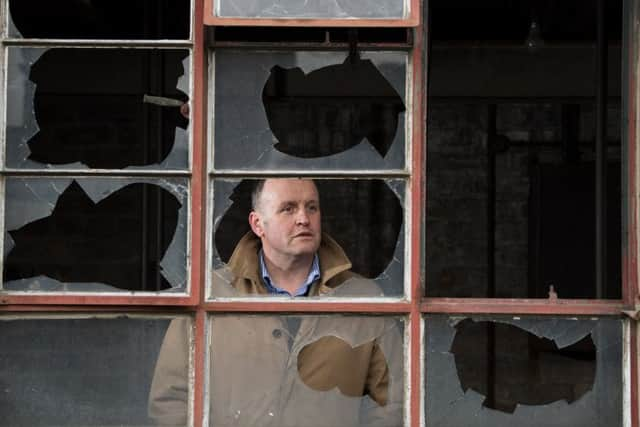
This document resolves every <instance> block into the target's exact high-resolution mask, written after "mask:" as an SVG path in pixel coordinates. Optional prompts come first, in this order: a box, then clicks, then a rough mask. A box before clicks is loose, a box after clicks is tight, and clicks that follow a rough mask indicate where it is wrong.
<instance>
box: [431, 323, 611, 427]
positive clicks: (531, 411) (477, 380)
mask: <svg viewBox="0 0 640 427" xmlns="http://www.w3.org/2000/svg"><path fill="white" fill-rule="evenodd" d="M425 346H426V408H427V410H426V411H427V412H426V414H427V425H429V426H433V427H446V426H452V427H453V426H461V425H464V426H470V427H471V426H473V427H475V426H478V427H482V426H486V427H489V426H491V427H501V426H505V427H507V426H514V425H517V426H523V427H528V426H530V427H539V426H541V425H544V426H552V427H561V426H562V427H570V426H585V427H589V426H593V427H600V426H611V427H616V426H617V427H620V426H622V376H621V372H622V366H621V363H622V321H621V320H619V319H614V318H602V319H598V318H584V319H578V318H520V317H513V318H499V319H489V318H484V317H474V318H464V317H450V318H447V317H444V316H427V318H426V343H425Z"/></svg>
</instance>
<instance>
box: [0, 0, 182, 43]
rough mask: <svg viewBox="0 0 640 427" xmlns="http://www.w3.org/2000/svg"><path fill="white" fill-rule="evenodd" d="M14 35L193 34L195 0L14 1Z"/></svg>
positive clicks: (122, 37)
mask: <svg viewBox="0 0 640 427" xmlns="http://www.w3.org/2000/svg"><path fill="white" fill-rule="evenodd" d="M8 3H9V12H10V17H9V19H10V23H9V37H14V38H18V37H24V38H54V39H118V40H126V39H188V38H189V23H190V22H191V5H190V3H191V2H190V1H189V0H65V1H55V2H52V1H48V0H9V1H8Z"/></svg>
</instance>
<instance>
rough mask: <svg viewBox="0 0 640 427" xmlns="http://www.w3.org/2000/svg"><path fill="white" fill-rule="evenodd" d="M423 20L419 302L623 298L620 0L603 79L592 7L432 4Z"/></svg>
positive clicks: (611, 9)
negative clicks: (422, 275) (423, 224)
mask: <svg viewBox="0 0 640 427" xmlns="http://www.w3.org/2000/svg"><path fill="white" fill-rule="evenodd" d="M463 11H464V13H461V12H463ZM497 11H499V12H500V13H497ZM431 17H432V20H433V27H432V42H433V46H432V49H431V52H430V82H429V84H430V87H429V94H430V95H429V96H430V97H429V113H428V131H427V132H428V137H427V140H428V143H427V146H428V147H427V194H428V200H427V230H428V231H427V233H426V239H427V240H426V248H427V257H426V265H427V267H426V269H427V281H426V282H427V285H426V288H427V290H426V293H427V295H428V296H433V297H489V298H491V297H501V298H546V297H547V296H548V294H549V291H550V288H551V287H552V286H553V289H554V291H555V292H556V293H557V295H558V297H560V298H611V299H617V298H620V297H621V267H620V266H621V230H622V225H621V224H622V222H621V216H622V214H621V197H622V192H621V180H620V175H621V166H620V165H621V161H624V159H622V158H621V125H622V120H621V117H622V106H621V96H620V95H621V92H622V91H621V79H620V75H621V62H622V53H621V49H620V44H621V38H622V29H621V22H622V19H621V17H622V1H621V0H617V1H611V2H606V16H605V26H604V31H605V32H606V35H607V40H606V43H603V50H605V49H606V50H607V55H608V70H607V73H606V74H603V75H602V76H601V79H600V80H598V79H597V78H596V77H597V74H596V67H595V64H596V61H595V60H596V53H597V48H596V42H595V38H596V21H597V20H596V11H595V2H591V3H588V4H584V3H583V2H578V1H577V0H568V1H564V2H543V1H533V2H526V3H525V2H511V3H509V4H507V3H505V4H504V5H501V6H500V7H498V6H495V5H493V6H491V3H485V2H475V1H463V2H461V3H460V4H457V5H456V6H455V8H454V7H453V6H451V5H450V4H449V3H448V2H446V1H441V0H435V1H433V2H431ZM465 17H466V18H465ZM498 22H499V23H500V25H499V24H498ZM502 24H504V25H502ZM605 65H606V64H605ZM605 68H606V67H605ZM598 81H600V85H601V86H600V87H602V88H603V89H605V90H606V95H607V96H606V97H605V98H604V99H606V101H605V102H603V103H602V105H601V106H602V111H605V112H606V114H605V115H606V117H605V118H604V119H603V120H599V117H602V116H600V115H599V114H598V106H597V105H596V104H597V103H596V96H595V94H596V89H597V87H598V84H599V83H598ZM605 104H606V105H605ZM597 123H602V125H601V127H598V126H597ZM599 129H602V135H604V137H603V138H602V140H601V141H602V147H603V150H602V152H603V154H602V155H600V156H599V155H598V154H597V145H598V144H597V142H596V141H597V140H599V139H600V138H598V135H599V131H598V130H599ZM599 160H602V165H603V169H604V170H605V172H606V174H605V175H606V176H605V177H602V175H601V174H599V173H597V167H596V165H597V163H598V161H599ZM601 177H602V178H601ZM597 179H598V180H599V182H600V183H601V184H602V185H601V188H602V189H603V191H602V194H601V195H600V196H599V198H598V199H596V197H597V193H596V180H597ZM598 225H599V226H600V227H601V228H602V229H603V230H605V232H604V234H602V237H601V238H599V239H597V238H596V227H597V226H598ZM597 248H600V249H601V250H602V252H601V255H598V251H597ZM597 269H598V270H599V271H601V272H604V274H603V276H604V277H605V280H603V281H599V280H597V279H596V270H597Z"/></svg>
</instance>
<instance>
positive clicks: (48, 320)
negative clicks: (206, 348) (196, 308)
mask: <svg viewBox="0 0 640 427" xmlns="http://www.w3.org/2000/svg"><path fill="white" fill-rule="evenodd" d="M169 322H170V319H169V318H163V317H160V316H156V317H145V318H143V317H134V316H128V315H119V316H118V317H115V316H113V315H109V316H105V315H102V316H88V315H76V316H75V317H72V318H70V317H66V318H63V317H61V316H57V317H52V316H51V315H45V316H38V317H32V318H16V317H13V316H6V315H4V316H2V317H0V360H1V361H2V362H1V363H0V378H1V379H0V413H2V417H0V426H3V427H15V426H33V427H48V426H53V425H58V426H62V425H64V426H107V425H112V426H115V425H118V426H143V425H144V426H146V425H151V422H150V420H149V418H148V416H147V401H148V396H149V390H150V388H151V382H152V379H153V372H154V367H155V364H156V360H157V358H158V353H159V350H160V346H161V344H162V339H163V337H164V334H165V331H166V329H167V326H168V324H169ZM183 325H184V334H185V336H188V335H189V330H188V328H189V324H188V322H186V321H185V322H184V323H183ZM186 362H187V363H188V359H187V361H186ZM184 375H185V376H184V378H180V377H179V374H176V377H177V378H180V379H181V380H182V381H184V382H186V381H188V377H187V376H186V372H185V374H184Z"/></svg>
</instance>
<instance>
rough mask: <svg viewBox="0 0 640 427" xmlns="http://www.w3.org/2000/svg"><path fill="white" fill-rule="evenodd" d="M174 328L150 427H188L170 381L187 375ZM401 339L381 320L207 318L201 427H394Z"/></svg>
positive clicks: (391, 323) (398, 417)
mask: <svg viewBox="0 0 640 427" xmlns="http://www.w3.org/2000/svg"><path fill="white" fill-rule="evenodd" d="M181 322H182V321H174V322H173V323H172V325H171V326H170V327H169V329H168V331H167V335H166V337H165V344H164V345H163V349H162V352H161V354H160V358H159V361H158V364H157V366H156V371H155V376H154V383H155V382H156V381H157V382H158V384H160V383H162V384H163V385H164V386H163V387H154V388H153V389H152V393H151V396H150V402H151V406H150V407H151V408H155V410H153V411H152V412H151V414H150V415H151V416H152V418H153V419H154V420H155V421H156V423H157V424H158V425H185V423H186V417H187V412H186V407H187V404H186V402H185V401H184V400H183V399H181V397H180V396H176V395H175V393H174V390H175V389H176V388H178V389H180V388H182V387H183V386H184V384H180V383H178V382H176V381H175V380H170V378H171V376H172V375H173V374H174V373H176V372H177V373H181V372H184V369H185V366H186V363H185V361H184V360H181V356H184V354H185V353H184V352H180V351H179V349H180V348H184V347H185V346H186V337H185V336H184V333H183V331H184V327H183V326H182V325H181ZM403 331H404V320H403V319H402V318H399V317H389V316H375V317H374V316H368V317H367V316H341V315H338V316H281V315H277V316H263V315H216V316H212V317H211V319H210V321H209V328H208V340H207V350H208V351H207V360H208V361H209V362H208V365H209V369H208V372H209V377H208V380H209V382H208V394H205V395H208V396H209V399H208V401H207V402H206V406H208V411H207V412H208V424H205V425H209V426H210V427H216V426H237V427H253V426H271V425H277V426H297V427H305V426H309V427H311V426H313V427H323V426H326V427H335V426H344V427H348V426H362V425H367V426H385V427H400V426H402V425H403V415H402V413H403V397H404V378H403V376H404V374H403V360H404V358H403V353H404V351H403V348H404V346H403V338H402V337H403ZM183 377H184V376H183V375H179V376H178V378H183ZM169 408H171V410H169Z"/></svg>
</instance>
